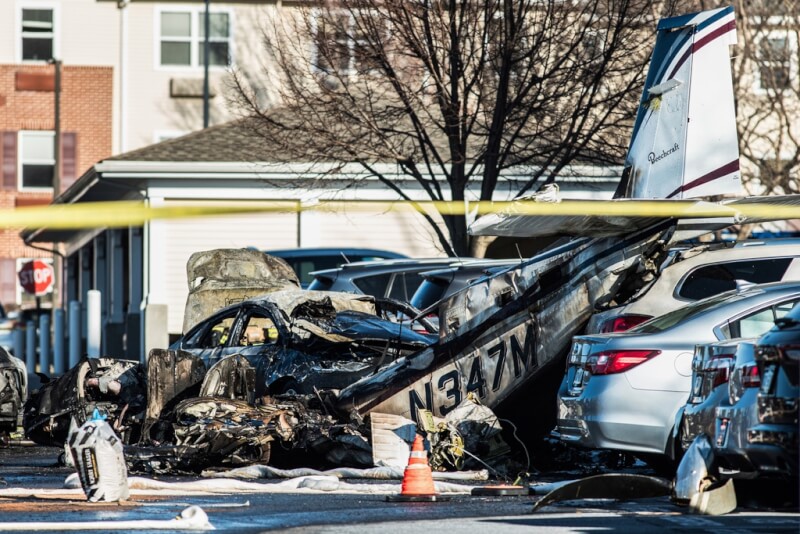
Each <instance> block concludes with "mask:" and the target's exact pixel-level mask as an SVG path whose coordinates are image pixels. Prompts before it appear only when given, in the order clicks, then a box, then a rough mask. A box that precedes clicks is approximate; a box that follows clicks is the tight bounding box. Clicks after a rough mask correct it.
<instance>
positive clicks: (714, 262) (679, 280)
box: [586, 239, 800, 334]
mask: <svg viewBox="0 0 800 534" xmlns="http://www.w3.org/2000/svg"><path fill="white" fill-rule="evenodd" d="M659 271H660V272H659V274H658V276H657V277H656V278H655V279H654V281H653V282H652V283H650V284H648V285H645V286H644V287H642V288H641V289H640V290H638V292H637V293H636V294H635V295H634V296H633V300H631V301H630V302H628V303H627V304H625V305H623V306H618V307H615V308H611V309H609V310H605V311H602V312H598V313H595V314H594V315H593V316H592V318H591V319H590V320H589V324H588V325H587V327H586V333H587V334H596V333H608V332H623V331H625V330H627V329H629V328H632V327H634V326H636V325H637V324H640V323H643V322H644V321H647V320H648V319H650V318H652V317H656V316H659V315H662V314H664V313H667V312H669V311H672V310H674V309H677V308H680V307H681V306H684V305H686V304H688V303H690V302H694V301H696V300H699V299H702V298H706V297H710V296H712V295H717V294H719V293H722V292H723V291H728V290H731V289H734V288H736V287H737V283H738V284H739V285H741V284H742V283H744V282H748V283H754V284H764V283H768V282H779V281H787V280H800V239H774V240H761V241H739V242H725V243H715V244H705V245H700V246H696V247H691V248H680V249H675V250H672V251H671V252H670V254H668V255H667V258H666V260H665V261H664V263H663V264H662V265H661V267H660V269H659Z"/></svg>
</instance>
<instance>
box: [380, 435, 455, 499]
mask: <svg viewBox="0 0 800 534" xmlns="http://www.w3.org/2000/svg"><path fill="white" fill-rule="evenodd" d="M386 500H387V501H392V502H432V501H442V500H447V498H442V497H441V496H439V495H437V493H436V488H434V486H433V473H431V466H430V465H428V453H427V452H426V451H425V447H424V446H423V444H422V436H420V435H419V434H417V435H416V437H415V438H414V444H413V445H412V446H411V454H410V455H409V456H408V466H406V470H405V472H404V473H403V485H402V487H401V488H400V494H399V495H389V496H388V497H386Z"/></svg>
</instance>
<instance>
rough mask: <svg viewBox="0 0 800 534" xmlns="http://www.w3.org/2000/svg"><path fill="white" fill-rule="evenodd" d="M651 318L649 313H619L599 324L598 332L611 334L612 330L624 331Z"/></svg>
mask: <svg viewBox="0 0 800 534" xmlns="http://www.w3.org/2000/svg"><path fill="white" fill-rule="evenodd" d="M652 318H653V317H652V316H650V315H620V316H618V317H612V318H611V319H606V320H605V321H603V322H602V323H601V324H600V333H601V334H611V333H614V332H624V331H626V330H630V329H631V328H633V327H634V326H636V325H640V324H642V323H643V322H645V321H647V320H649V319H652Z"/></svg>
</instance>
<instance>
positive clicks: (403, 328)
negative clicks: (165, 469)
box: [25, 290, 436, 445]
mask: <svg viewBox="0 0 800 534" xmlns="http://www.w3.org/2000/svg"><path fill="white" fill-rule="evenodd" d="M398 313H404V314H406V315H408V316H411V315H413V314H414V313H415V312H414V310H411V309H410V308H408V307H407V306H404V305H402V304H400V303H395V302H392V301H376V300H375V299H373V298H372V297H368V296H365V295H351V294H346V293H326V292H316V291H305V290H287V291H277V292H273V293H271V294H268V295H264V296H262V297H258V298H255V299H250V300H245V301H243V302H240V303H238V304H234V305H232V306H228V307H227V308H224V309H222V310H220V311H219V312H217V313H215V314H213V315H212V316H211V317H209V318H208V319H206V320H203V321H201V322H200V323H199V324H197V325H196V326H195V327H194V328H192V329H190V330H189V332H187V334H186V335H185V336H184V337H183V338H181V339H180V340H178V341H177V342H176V343H175V344H174V345H173V346H172V348H171V350H154V351H152V352H151V354H150V357H149V359H148V362H147V365H146V366H145V365H144V364H139V363H138V362H125V361H122V360H114V359H111V358H101V359H84V360H83V361H82V362H81V363H80V364H79V365H78V366H76V367H74V368H73V369H71V370H70V371H69V372H67V373H66V374H65V375H64V376H62V377H60V378H59V379H58V380H55V381H53V382H51V383H49V384H47V385H46V386H45V387H43V388H42V389H41V390H40V391H39V392H38V393H37V394H36V395H35V396H33V397H32V398H31V399H30V400H29V402H28V403H27V405H26V409H25V413H26V418H25V431H26V434H27V435H28V437H29V438H30V439H32V440H33V441H35V442H37V443H40V444H47V445H61V444H62V443H63V441H64V439H65V438H66V434H67V432H68V429H69V425H70V424H71V420H72V419H73V418H74V419H75V421H76V423H78V424H80V423H82V422H83V421H85V420H86V419H87V417H88V416H89V415H91V413H92V411H93V410H94V409H95V408H97V409H99V410H100V411H101V412H103V413H105V414H106V416H107V417H108V418H109V419H110V420H111V422H112V424H113V425H114V426H115V428H117V429H118V430H121V429H125V431H124V432H121V435H123V437H124V438H125V441H126V442H127V443H133V442H135V441H137V440H140V438H141V441H143V442H147V441H150V440H151V439H155V440H156V441H158V442H159V443H163V442H165V441H170V440H171V439H172V438H173V437H174V435H173V432H172V430H171V429H167V430H166V431H165V428H164V425H163V424H158V422H159V420H161V419H163V417H162V416H164V415H168V414H175V413H178V412H179V410H178V412H176V411H175V408H176V405H180V402H183V401H186V400H187V399H190V398H222V399H229V400H237V401H244V402H248V403H250V404H253V405H254V404H258V403H260V402H261V400H262V397H264V396H266V395H269V396H274V395H276V394H280V393H286V392H290V393H294V394H297V395H298V396H301V395H302V394H306V393H307V394H315V393H316V391H318V390H319V389H327V390H337V389H340V388H343V387H345V386H347V385H349V384H351V383H353V382H354V381H356V380H358V379H359V378H361V377H364V376H367V375H370V374H372V373H373V372H374V371H375V370H376V369H377V368H378V367H380V366H382V365H384V364H385V363H387V362H390V361H392V360H394V359H396V358H398V357H401V356H404V355H407V354H410V353H413V352H416V351H419V350H421V349H423V348H425V347H427V346H429V345H430V344H432V343H433V342H434V341H435V339H436V338H435V337H434V336H430V335H424V334H420V333H417V332H415V331H414V330H412V329H411V328H410V327H409V326H408V325H407V324H405V323H400V322H395V321H392V320H390V319H389V317H390V316H392V315H393V314H398ZM168 419H169V418H168ZM171 424H172V420H169V421H167V425H166V426H167V427H170V425H171ZM143 427H144V431H142V428H143Z"/></svg>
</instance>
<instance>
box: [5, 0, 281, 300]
mask: <svg viewBox="0 0 800 534" xmlns="http://www.w3.org/2000/svg"><path fill="white" fill-rule="evenodd" d="M275 3H276V2H275V1H274V0H273V1H250V0H242V1H238V2H230V1H225V0H213V1H211V2H209V10H210V16H209V27H210V31H209V42H210V53H209V82H210V83H209V100H208V102H209V105H208V123H209V125H214V124H219V123H222V122H226V121H228V120H229V119H230V118H231V115H230V113H229V112H228V106H227V105H226V101H225V100H226V99H225V94H224V93H225V90H226V88H227V87H228V85H229V84H228V81H229V72H230V70H231V69H232V68H237V69H241V70H242V71H245V72H255V71H256V70H257V69H258V68H259V67H260V65H259V59H258V58H259V57H260V56H261V54H260V41H259V35H260V29H259V24H260V23H261V22H262V21H263V19H264V17H265V16H267V15H268V14H269V12H270V10H272V9H275ZM205 9H206V6H205V3H204V2H203V1H202V0H201V1H194V2H186V1H181V0H178V1H175V2H154V1H149V0H120V1H116V0H113V1H110V0H3V1H2V2H0V165H1V168H2V181H1V182H0V209H3V208H13V207H18V206H29V205H35V204H48V203H49V202H50V201H51V200H52V199H53V198H54V196H58V194H60V193H61V192H63V191H66V190H67V189H68V187H69V186H70V185H71V184H72V182H73V181H74V180H75V179H76V178H77V177H79V176H81V175H82V174H83V173H84V172H86V171H87V170H88V169H89V168H91V166H92V165H93V164H94V163H96V162H98V161H101V160H103V159H105V158H108V157H110V156H112V155H114V154H120V153H123V152H127V151H130V150H133V149H136V148H140V147H143V146H147V145H150V144H153V143H156V142H159V141H162V140H164V139H168V138H173V137H178V136H181V135H184V134H187V133H190V132H192V131H196V130H200V129H202V128H203V126H204V106H203V94H204V74H205V73H204V67H203V64H204V60H203V57H204V55H203V53H204V47H203V43H204V30H205V23H204V22H205ZM56 71H58V73H57V72H56ZM57 78H58V82H60V83H58V84H57V83H56V82H57ZM57 85H58V87H57ZM57 94H58V101H59V111H60V113H59V120H58V124H56V95H57ZM57 130H58V134H59V135H60V138H61V142H60V144H61V149H60V151H57V150H56V148H55V145H56V135H57V134H56V131H57ZM55 181H58V182H59V183H58V184H55V185H56V187H58V189H59V190H58V191H57V192H55V191H54V182H55ZM54 192H55V193H57V194H55V195H54ZM18 233H19V230H18V229H8V230H0V302H2V303H3V304H4V305H6V306H7V307H8V306H11V307H14V306H15V305H29V304H31V301H32V297H29V296H26V295H25V294H24V293H23V292H22V290H21V287H20V285H19V283H18V281H17V274H16V273H17V271H18V270H19V267H20V266H21V265H22V263H24V262H25V261H27V260H29V259H32V258H42V259H49V258H52V257H53V254H52V252H48V251H47V249H51V248H52V247H51V246H49V245H45V246H42V247H41V249H40V248H32V247H28V246H25V244H24V243H23V242H22V240H21V239H20V238H19V235H18ZM43 249H44V250H43ZM48 299H49V297H48V296H46V297H44V298H43V300H44V301H45V302H47V300H48Z"/></svg>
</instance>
